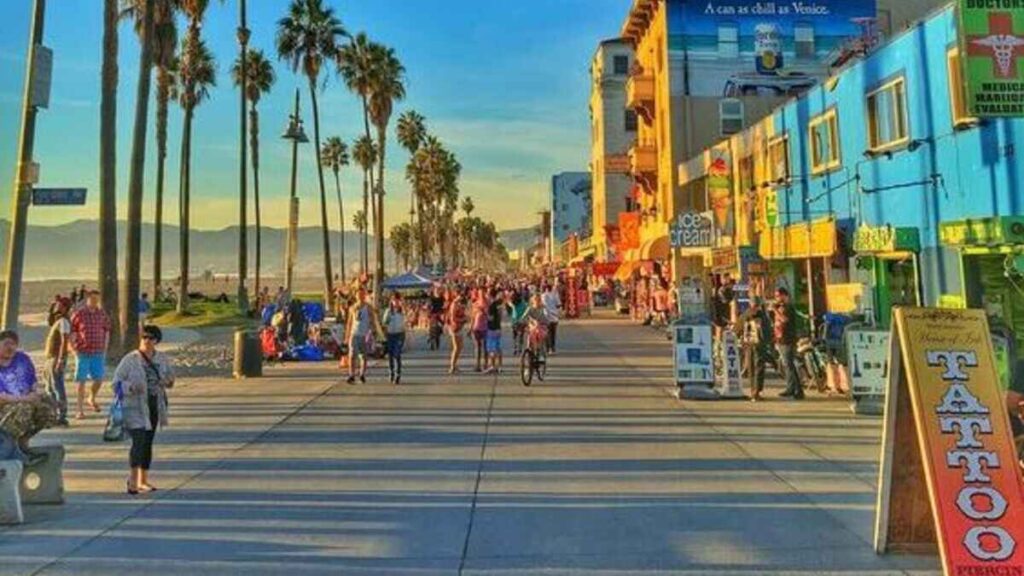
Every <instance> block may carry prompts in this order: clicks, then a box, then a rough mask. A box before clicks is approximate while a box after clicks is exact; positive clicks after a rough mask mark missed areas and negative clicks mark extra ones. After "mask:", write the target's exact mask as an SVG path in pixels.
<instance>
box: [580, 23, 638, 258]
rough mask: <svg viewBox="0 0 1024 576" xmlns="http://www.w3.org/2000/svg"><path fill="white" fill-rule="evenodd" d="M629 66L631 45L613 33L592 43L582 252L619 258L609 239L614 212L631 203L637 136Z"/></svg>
mask: <svg viewBox="0 0 1024 576" xmlns="http://www.w3.org/2000/svg"><path fill="white" fill-rule="evenodd" d="M632 67H633V46H632V45H631V44H630V43H629V42H626V41H625V40H622V39H619V38H616V39H612V40H605V41H603V42H601V44H600V45H599V46H598V48H597V53H596V54H595V55H594V60H593V63H592V64H591V66H590V77H591V90H590V124H591V153H590V173H591V176H592V177H593V215H592V218H591V220H592V223H593V234H592V236H591V242H590V246H591V249H592V253H584V252H581V256H583V257H584V258H593V259H594V260H595V261H598V262H618V261H619V260H620V257H621V255H620V254H618V253H617V250H616V249H617V246H616V245H615V244H616V243H615V242H614V241H613V239H614V238H615V237H617V234H616V233H615V230H616V229H617V228H618V225H619V214H620V213H622V212H626V211H627V210H628V209H631V206H629V202H627V197H628V196H629V195H630V193H631V191H632V188H633V179H632V177H631V176H630V171H629V149H630V147H632V145H633V142H634V141H635V140H636V130H637V115H636V112H635V111H634V110H631V109H627V108H626V80H627V79H628V78H629V73H630V70H631V69H632Z"/></svg>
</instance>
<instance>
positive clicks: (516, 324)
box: [509, 291, 530, 356]
mask: <svg viewBox="0 0 1024 576" xmlns="http://www.w3.org/2000/svg"><path fill="white" fill-rule="evenodd" d="M529 307H530V302H529V299H528V298H526V297H524V296H523V293H522V292H520V291H513V292H512V299H511V301H510V302H509V322H510V323H511V324H512V354H513V355H515V356H518V355H520V354H522V353H523V334H525V332H526V326H525V323H524V322H523V320H524V317H525V316H526V311H527V310H528V309H529Z"/></svg>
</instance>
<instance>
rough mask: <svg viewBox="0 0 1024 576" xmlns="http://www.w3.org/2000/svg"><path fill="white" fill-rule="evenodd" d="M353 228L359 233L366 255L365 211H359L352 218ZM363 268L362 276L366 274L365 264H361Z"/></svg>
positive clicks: (363, 251) (361, 248) (362, 249)
mask: <svg viewBox="0 0 1024 576" xmlns="http://www.w3.org/2000/svg"><path fill="white" fill-rule="evenodd" d="M352 226H353V227H355V229H356V232H358V233H359V244H360V250H361V251H362V253H363V254H365V253H366V211H365V210H357V211H356V213H355V214H354V215H353V216H352ZM361 268H362V269H361V271H360V273H361V274H366V264H365V262H363V263H362V264H361Z"/></svg>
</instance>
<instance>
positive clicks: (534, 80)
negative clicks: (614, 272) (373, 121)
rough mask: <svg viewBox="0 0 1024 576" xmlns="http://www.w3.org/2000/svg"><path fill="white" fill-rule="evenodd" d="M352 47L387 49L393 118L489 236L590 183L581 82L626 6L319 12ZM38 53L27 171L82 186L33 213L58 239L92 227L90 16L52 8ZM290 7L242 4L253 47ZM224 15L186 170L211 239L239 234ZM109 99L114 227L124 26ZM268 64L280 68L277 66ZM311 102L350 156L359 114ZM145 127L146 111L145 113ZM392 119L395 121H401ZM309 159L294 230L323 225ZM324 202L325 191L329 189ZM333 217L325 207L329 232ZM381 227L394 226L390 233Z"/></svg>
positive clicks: (343, 105)
mask: <svg viewBox="0 0 1024 576" xmlns="http://www.w3.org/2000/svg"><path fill="white" fill-rule="evenodd" d="M327 2H328V4H330V5H332V6H333V7H334V8H335V9H336V11H337V13H338V15H339V16H340V17H341V19H342V23H343V24H344V25H345V27H346V28H347V29H349V30H350V31H352V32H355V31H360V30H365V31H366V32H367V33H368V34H369V35H370V36H371V37H372V38H374V39H375V40H378V41H380V42H383V43H385V44H388V45H391V46H393V47H394V48H395V49H396V51H397V52H398V55H399V57H400V58H401V59H402V61H403V62H404V63H405V66H406V69H407V74H408V76H407V88H408V98H407V100H406V101H405V102H403V103H401V104H400V105H399V107H398V111H397V112H399V113H400V112H401V111H403V110H405V109H408V108H413V109H416V110H417V111H419V112H420V113H422V114H423V115H424V116H426V118H427V122H428V129H429V130H430V131H432V132H433V133H435V134H437V135H438V136H440V137H441V138H442V140H444V141H446V142H447V143H448V144H449V145H450V147H451V148H452V149H453V150H454V151H455V152H456V153H457V154H458V156H459V158H460V159H461V161H462V164H463V166H464V171H463V180H462V190H463V194H464V195H469V196H472V197H473V198H474V200H475V201H476V204H477V206H478V207H479V213H480V214H481V215H482V216H483V217H486V218H490V219H493V220H494V221H495V222H496V223H497V224H498V226H499V227H500V228H512V227H520V226H525V225H532V224H534V221H535V219H536V218H535V216H534V213H535V212H536V210H538V209H540V208H541V207H542V206H543V205H544V199H545V196H546V194H547V190H548V187H549V182H550V177H551V175H552V174H553V173H555V172H559V171H563V170H585V169H586V166H587V162H588V161H589V150H590V144H589V139H590V136H589V134H590V131H589V120H588V111H587V104H588V97H589V90H590V82H589V75H588V67H589V63H590V59H591V57H592V55H593V53H594V50H595V49H596V46H597V43H598V41H599V40H601V39H604V38H608V37H613V36H615V35H616V34H617V33H618V31H619V29H620V27H621V24H622V21H623V19H624V18H625V16H626V13H627V11H628V8H629V5H630V1H629V0H514V1H500V0H327ZM48 4H49V6H48V11H47V12H48V13H47V23H46V33H45V43H46V44H47V45H48V46H50V47H52V48H53V49H54V53H55V55H54V83H53V91H52V95H51V104H50V108H49V109H48V110H43V111H41V113H40V116H39V120H38V130H37V137H36V154H35V158H36V160H37V161H38V162H39V163H40V164H41V165H42V178H41V180H42V182H41V185H42V186H65V185H66V186H75V185H77V186H85V187H87V188H89V195H90V200H89V204H88V205H87V206H85V207H77V208H34V209H33V210H32V212H31V214H30V220H31V222H32V223H33V224H55V223H60V222H66V221H70V220H76V219H80V218H95V217H96V216H97V213H98V206H97V204H96V198H97V196H98V188H97V185H98V163H99V159H98V152H97V147H98V141H99V92H100V86H99V82H100V62H101V36H102V2H101V0H49V2H48ZM286 6H287V2H286V0H249V12H250V13H249V19H250V28H252V30H253V39H252V45H253V46H254V47H256V48H260V49H264V50H266V51H267V52H268V53H270V52H272V50H273V46H274V31H275V25H276V21H277V19H278V18H280V16H281V15H283V13H284V11H285V9H286ZM30 12H31V1H30V0H5V1H4V2H2V7H0V210H2V213H0V216H2V217H8V216H7V215H8V214H9V212H10V187H11V186H10V184H9V183H10V182H11V181H12V178H13V173H14V164H15V155H16V147H17V134H18V126H19V123H20V101H21V93H22V86H23V77H24V58H25V52H26V45H27V42H28V30H29V19H30ZM236 14H237V6H236V4H235V2H234V1H233V0H228V1H227V2H224V3H218V2H216V1H215V2H213V3H212V4H211V8H210V10H209V14H208V19H207V23H206V25H205V26H204V29H203V33H204V37H205V38H206V39H207V41H208V42H209V43H210V46H211V48H212V50H213V52H214V54H215V55H216V56H217V59H218V68H219V72H220V74H219V78H218V80H219V82H218V86H217V88H216V89H215V90H214V91H213V92H212V94H211V99H210V101H208V102H207V103H205V104H203V106H202V107H201V108H200V109H199V110H198V111H197V113H196V121H195V128H194V131H195V133H194V139H195V148H194V156H193V179H194V182H195V184H194V187H193V207H194V212H193V225H194V226H195V227H197V228H219V227H223V226H227V225H231V224H234V223H235V221H236V219H237V202H236V200H235V198H236V197H237V190H238V185H237V150H236V142H237V137H238V108H237V106H238V96H237V92H236V91H235V89H234V87H233V86H232V85H231V82H230V78H229V76H228V74H227V71H228V69H229V67H230V64H231V63H232V62H233V61H234V58H235V57H236V55H237V45H236V43H235V33H234V29H235V26H236ZM120 31H121V34H120V39H121V45H120V48H121V50H120V59H119V60H120V73H121V76H120V92H119V99H118V173H117V177H118V192H119V205H118V212H119V214H120V215H121V217H123V216H124V214H125V213H126V200H125V195H126V191H127V182H128V157H129V147H130V140H131V124H132V118H133V114H134V109H135V103H134V100H135V97H134V94H135V86H136V82H137V77H138V53H139V49H138V43H137V41H136V37H135V35H134V32H133V30H132V28H131V26H130V25H127V24H125V25H122V26H121V29H120ZM275 62H276V60H275ZM276 67H277V72H278V82H277V85H276V86H275V89H274V91H273V93H272V94H270V95H269V96H268V97H267V98H265V99H264V101H263V102H262V104H261V120H262V129H261V132H262V135H263V139H262V145H261V162H262V171H261V172H262V176H261V178H262V185H261V192H262V195H263V197H264V199H265V202H264V221H265V223H266V224H267V225H270V226H283V225H284V223H285V219H284V213H285V210H284V208H285V205H286V200H285V199H286V198H287V195H288V189H287V187H288V173H289V169H290V149H289V147H288V144H287V143H286V142H284V141H282V140H280V139H279V135H280V133H281V131H282V129H283V127H284V125H285V122H286V118H287V114H288V113H289V111H290V109H291V105H292V98H293V94H294V89H295V88H296V87H302V88H303V93H302V99H303V102H302V106H303V117H304V119H305V120H306V121H307V125H309V126H310V130H309V133H310V137H311V138H312V127H311V122H312V114H311V111H310V109H309V96H308V91H307V90H306V89H305V83H304V82H303V81H302V79H300V78H297V77H296V76H295V75H293V74H292V73H291V71H290V70H287V69H286V68H285V66H284V65H283V63H280V62H276ZM331 74H332V76H331V78H330V79H329V81H328V87H327V90H326V92H325V93H323V94H321V97H320V106H321V136H322V137H326V136H330V135H338V136H341V137H343V138H344V139H345V140H348V141H351V140H352V139H354V138H355V137H356V136H357V132H358V130H359V129H360V126H361V112H360V108H359V105H358V102H357V101H356V99H355V98H354V97H352V96H351V95H350V94H349V93H348V92H347V91H346V90H345V89H344V88H343V86H342V85H341V83H340V82H339V81H338V80H337V79H335V78H334V76H333V70H332V71H331ZM151 111H152V107H151ZM396 115H397V113H396ZM170 124H171V126H170V138H169V154H168V165H167V173H168V180H167V190H168V196H167V197H166V200H165V201H166V205H165V214H167V215H168V217H169V219H170V220H169V221H170V222H172V223H173V222H175V221H176V218H177V190H178V179H177V174H178V165H179V153H178V149H179V143H180V131H181V114H180V110H179V109H177V108H173V109H172V111H171V119H170ZM152 136H153V128H152V123H151V125H150V129H149V134H148V135H147V139H148V140H149V142H148V145H149V154H148V155H147V166H146V168H147V170H146V172H147V183H146V193H147V204H146V206H145V209H144V217H145V219H146V220H151V219H152V215H153V207H152V205H151V204H150V203H149V202H150V201H151V200H152V191H153V181H154V172H155V160H154V159H155V153H154V147H153V138H152ZM312 153H313V147H312V144H310V145H307V146H306V147H305V148H303V149H302V150H301V152H300V162H301V165H300V174H299V190H300V196H301V197H302V202H303V206H302V208H303V209H302V222H303V224H304V225H314V224H316V223H318V222H319V216H318V214H319V212H318V210H319V209H318V202H319V200H318V192H317V184H316V177H315V174H316V173H315V163H314V159H313V156H312ZM406 160H407V157H406V155H405V153H404V151H402V150H400V149H399V148H398V147H397V145H396V144H394V138H393V137H392V138H391V139H390V142H389V162H388V167H389V170H390V173H391V175H390V176H389V178H388V190H389V197H388V199H387V202H388V205H389V208H388V210H387V212H388V213H389V215H390V216H389V220H390V218H391V216H397V214H399V213H402V214H405V213H407V211H408V206H409V192H408V186H407V185H406V184H405V182H404V180H403V173H404V169H403V167H404V165H405V162H406ZM361 182H362V180H361V177H360V176H358V175H357V174H356V173H355V171H352V170H349V171H348V172H347V173H343V177H342V188H343V194H344V197H345V199H346V202H347V203H348V204H347V206H346V210H347V211H348V213H349V214H351V212H352V211H351V210H349V207H353V206H354V204H355V201H356V199H357V197H358V196H359V195H360V194H361V190H362V188H361V186H362V184H361ZM328 192H329V197H330V198H333V197H334V195H333V187H330V184H329V188H328ZM336 213H337V209H336V207H335V206H334V204H333V201H332V203H331V205H330V206H329V214H331V215H332V220H331V223H332V226H335V225H336V220H335V218H336V216H335V215H336ZM389 225H390V224H389Z"/></svg>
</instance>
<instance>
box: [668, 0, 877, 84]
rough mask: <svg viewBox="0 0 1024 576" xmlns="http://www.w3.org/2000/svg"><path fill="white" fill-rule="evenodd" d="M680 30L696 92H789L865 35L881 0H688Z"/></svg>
mask: <svg viewBox="0 0 1024 576" xmlns="http://www.w3.org/2000/svg"><path fill="white" fill-rule="evenodd" d="M681 12H682V13H681V21H680V22H679V27H678V29H680V30H682V34H683V45H684V47H685V49H686V51H687V56H688V61H689V63H690V66H691V74H690V78H691V85H690V93H691V95H694V96H708V97H721V96H726V97H738V96H756V95H770V96H790V95H793V94H795V93H798V92H801V91H803V90H805V89H807V88H809V87H810V86H812V85H813V84H814V83H815V82H816V81H817V80H818V79H820V78H821V77H822V76H824V74H825V73H827V70H828V66H827V60H828V58H829V56H830V55H832V54H834V53H835V52H836V50H837V49H839V48H841V47H842V46H843V45H845V44H847V43H849V42H850V41H851V40H852V39H855V38H857V37H859V36H862V35H863V34H864V30H865V27H866V24H867V22H868V21H870V19H874V18H876V17H877V6H876V1H875V0H797V1H789V2H783V1H754V0H687V2H686V4H685V6H684V8H683V10H682V11H681Z"/></svg>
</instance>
